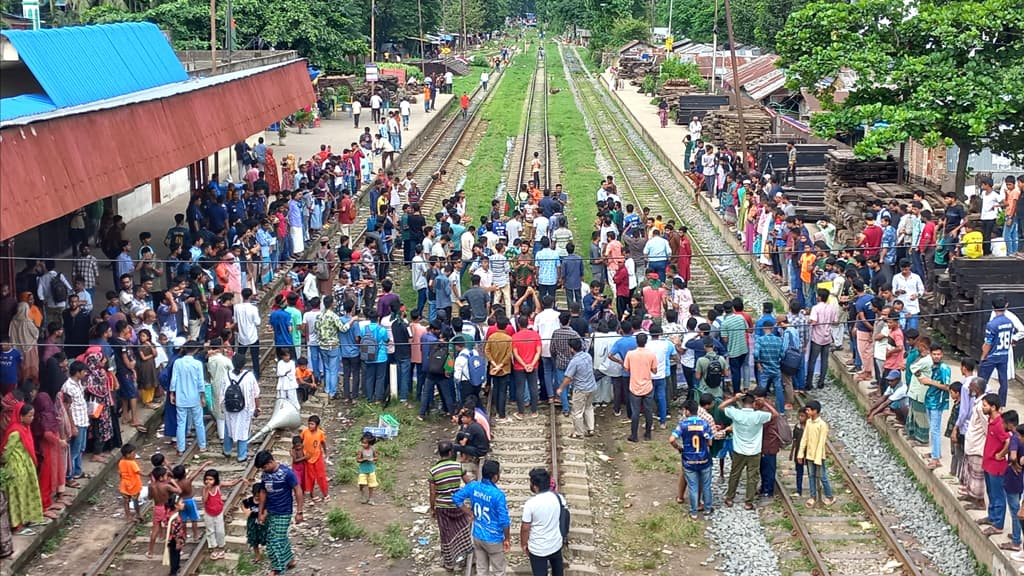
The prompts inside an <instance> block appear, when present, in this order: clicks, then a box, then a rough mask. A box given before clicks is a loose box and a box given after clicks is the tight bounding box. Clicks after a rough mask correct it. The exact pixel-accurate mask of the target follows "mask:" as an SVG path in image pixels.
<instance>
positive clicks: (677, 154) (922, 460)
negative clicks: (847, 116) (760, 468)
mask: <svg viewBox="0 0 1024 576" xmlns="http://www.w3.org/2000/svg"><path fill="white" fill-rule="evenodd" d="M601 80H602V84H603V87H604V88H606V89H607V90H608V93H609V94H612V96H613V98H615V99H617V100H618V102H619V104H620V105H621V107H622V108H623V109H624V110H625V111H626V116H627V120H628V121H629V122H631V123H632V124H633V126H634V127H635V128H636V129H637V130H638V131H639V132H641V133H642V135H643V137H644V140H645V142H646V143H647V145H648V146H649V147H651V149H652V151H653V152H654V153H655V154H657V155H658V156H659V157H660V158H661V160H662V161H663V162H666V163H670V164H671V166H672V168H673V173H674V175H675V176H676V179H677V180H678V181H679V182H681V183H682V185H683V186H684V187H687V188H688V189H690V190H692V184H691V183H690V180H689V179H688V178H686V176H685V175H684V173H683V172H684V166H683V163H682V153H683V147H684V145H683V143H682V140H683V138H684V137H685V136H686V134H688V133H689V130H688V128H687V127H686V126H679V125H675V124H672V123H670V124H669V126H668V127H667V128H662V127H661V125H660V124H661V123H660V120H659V119H658V116H657V107H656V106H655V105H654V104H651V99H650V98H649V97H647V96H645V95H642V94H639V93H637V92H636V88H635V87H627V88H626V89H624V90H619V91H612V90H611V89H610V86H611V75H610V74H609V73H608V71H607V70H605V71H604V72H603V73H602V74H601ZM663 134H664V136H662V135H663ZM716 207H717V206H716V205H715V204H713V203H712V201H708V200H707V198H706V197H705V196H703V195H701V203H700V205H699V208H700V209H701V210H703V212H704V213H705V215H706V216H707V217H708V220H709V221H710V222H711V223H712V224H714V225H715V226H716V227H717V228H718V231H719V233H720V235H721V236H722V237H723V238H725V239H726V240H727V241H729V243H730V245H731V246H732V248H733V250H735V251H736V252H738V253H742V252H743V251H744V249H743V246H742V242H741V241H740V240H738V239H737V236H736V234H735V233H734V232H733V231H731V230H730V229H729V226H728V225H727V224H726V223H725V222H724V221H723V220H722V219H721V218H719V217H718V213H717V212H716ZM799 208H800V207H799V206H797V209H798V210H799ZM742 257H743V258H750V259H751V262H752V267H753V269H754V270H757V271H758V273H759V274H760V275H761V279H762V280H763V283H764V285H765V286H767V287H768V289H769V291H770V292H771V294H772V296H773V297H774V298H775V299H778V300H781V301H783V302H788V301H789V298H788V297H787V293H786V288H785V287H782V286H779V285H777V284H776V283H774V282H773V280H772V278H771V276H770V274H767V273H764V272H763V271H761V267H760V266H759V265H758V264H757V262H754V261H753V257H751V256H742ZM922 333H923V334H924V335H927V334H928V332H927V330H923V331H922ZM850 363H852V353H851V352H850V351H849V343H847V344H846V345H845V346H844V347H843V349H842V350H841V351H836V352H833V353H832V356H831V358H830V370H831V372H832V374H833V375H834V376H835V377H836V379H837V380H839V381H841V382H842V383H843V385H844V386H845V387H846V388H847V389H848V390H850V391H851V392H853V393H854V395H855V396H856V397H857V400H858V402H859V403H860V405H861V406H867V407H870V406H871V405H873V403H874V401H876V400H877V389H876V388H871V387H870V386H869V385H870V382H857V381H856V380H855V378H854V376H853V375H852V374H850V373H849V372H848V371H847V369H846V368H845V366H846V365H847V364H850ZM945 363H946V364H947V365H948V366H949V368H950V371H951V376H952V380H951V381H952V382H959V381H961V380H962V378H963V374H962V373H961V372H960V358H959V357H958V356H954V355H951V354H948V353H947V354H946V357H945ZM1011 370H1012V366H1011ZM993 376H994V375H993ZM1020 376H1021V375H1020V374H1018V375H1017V378H1011V379H1010V386H1009V392H1008V395H1007V406H1005V407H1004V410H1016V411H1017V413H1018V414H1022V413H1024V384H1022V382H1021V380H1020ZM992 385H995V386H998V381H997V380H996V379H995V378H994V377H993V380H992V381H991V382H990V386H992ZM871 394H875V396H874V399H872V397H871V396H870V395H871ZM826 410H827V407H826ZM948 417H949V411H947V412H946V413H945V414H943V418H942V422H943V426H945V423H946V420H947V418H948ZM826 419H827V418H826ZM894 423H895V418H894V417H889V418H888V419H887V418H884V417H878V418H876V419H875V421H874V422H873V424H874V425H875V427H876V428H877V429H878V430H879V431H880V432H881V434H882V435H883V436H885V437H887V438H889V440H890V441H891V442H892V444H893V446H894V447H895V449H896V450H897V451H898V452H899V453H900V455H901V456H902V457H903V459H904V460H905V461H906V463H907V465H908V467H909V468H910V469H911V470H912V471H913V473H914V475H915V476H916V477H917V479H918V480H919V481H920V482H921V484H922V485H923V486H924V487H925V490H927V491H928V493H929V494H930V495H931V496H932V497H933V498H934V501H935V504H936V506H937V507H938V508H939V509H940V510H941V511H942V513H943V514H944V515H945V517H946V519H947V520H948V521H949V523H950V524H951V525H952V526H953V527H954V528H955V529H956V530H957V531H958V534H959V536H960V538H961V539H962V540H963V542H964V544H966V545H967V546H969V547H970V548H971V550H972V551H973V552H974V555H975V557H976V558H977V560H978V561H979V562H980V563H981V564H982V565H984V566H986V567H987V568H988V570H989V573H991V574H1000V575H1005V574H1016V573H1018V570H1020V571H1022V572H1024V563H1021V562H1014V561H1013V560H1012V559H1011V558H1010V552H1008V551H1005V550H1001V549H1000V548H999V544H1001V543H1003V542H1006V541H1008V539H1009V531H1010V526H1009V521H1010V518H1009V516H1007V523H1006V525H1005V526H1004V531H1003V533H1002V534H999V535H995V536H991V537H988V536H985V535H983V534H982V532H981V528H982V527H979V526H978V524H977V520H979V519H981V518H983V517H984V516H986V512H985V511H971V510H966V509H964V507H963V502H959V501H958V500H957V496H958V486H959V485H958V482H957V479H956V478H955V477H954V476H952V475H951V474H950V464H951V459H952V457H951V454H952V452H951V449H950V443H949V439H948V438H945V437H943V440H942V442H943V446H942V466H941V467H940V468H938V469H935V470H929V469H928V468H927V463H928V459H929V458H930V455H929V452H930V450H929V447H928V446H919V445H916V444H914V443H911V442H910V441H909V440H908V439H907V437H906V435H905V434H904V433H903V432H902V429H899V428H896V427H895V426H894ZM1007 514H1008V515H1009V512H1007Z"/></svg>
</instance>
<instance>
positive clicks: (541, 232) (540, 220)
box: [533, 214, 548, 246]
mask: <svg viewBox="0 0 1024 576" xmlns="http://www.w3.org/2000/svg"><path fill="white" fill-rule="evenodd" d="M547 235H548V219H547V218H545V217H544V215H543V214H541V215H539V216H537V217H536V218H534V219H533V241H534V243H536V245H537V246H539V245H540V239H541V238H544V237H545V236H547Z"/></svg>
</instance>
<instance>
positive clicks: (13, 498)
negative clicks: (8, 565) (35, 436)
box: [0, 402, 44, 536]
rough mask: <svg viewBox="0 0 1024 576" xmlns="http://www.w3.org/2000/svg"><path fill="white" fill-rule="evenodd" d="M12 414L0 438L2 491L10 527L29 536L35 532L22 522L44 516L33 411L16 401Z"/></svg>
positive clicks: (38, 520)
mask: <svg viewBox="0 0 1024 576" xmlns="http://www.w3.org/2000/svg"><path fill="white" fill-rule="evenodd" d="M14 415H15V417H14V419H13V420H11V423H10V424H9V425H8V426H7V430H5V431H4V434H3V440H2V441H0V462H2V463H3V469H4V477H5V478H4V493H6V494H7V499H8V513H9V515H10V519H11V524H12V525H13V531H14V532H15V533H17V534H18V535H22V536H31V535H33V534H35V532H34V531H32V530H31V529H29V528H27V527H26V526H25V524H28V523H36V522H43V518H44V516H43V502H42V499H41V498H40V496H39V479H38V477H37V476H36V464H37V462H38V460H37V458H36V446H35V443H34V442H33V440H32V432H31V431H30V430H29V425H30V424H31V423H32V418H33V416H35V411H34V410H33V409H32V405H31V404H26V403H24V402H18V403H17V404H16V405H15V406H14Z"/></svg>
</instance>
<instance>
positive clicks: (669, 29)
mask: <svg viewBox="0 0 1024 576" xmlns="http://www.w3.org/2000/svg"><path fill="white" fill-rule="evenodd" d="M668 37H669V38H672V0H668ZM672 41H673V43H675V38H672Z"/></svg>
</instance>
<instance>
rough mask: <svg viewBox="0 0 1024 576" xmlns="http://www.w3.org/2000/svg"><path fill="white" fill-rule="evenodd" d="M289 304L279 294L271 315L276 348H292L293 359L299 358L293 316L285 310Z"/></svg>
mask: <svg viewBox="0 0 1024 576" xmlns="http://www.w3.org/2000/svg"><path fill="white" fill-rule="evenodd" d="M286 306H287V303H286V302H285V299H284V296H283V295H281V294H278V295H277V296H276V297H275V298H274V311H273V312H271V313H270V327H271V328H273V330H274V346H276V347H277V348H291V349H292V358H298V357H299V356H298V355H297V354H296V353H295V352H296V350H295V341H294V340H293V339H292V315H291V314H289V313H288V311H286V310H285V307H286Z"/></svg>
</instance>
